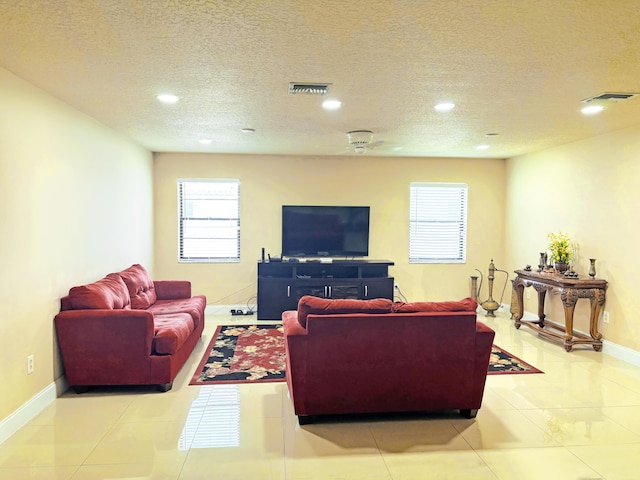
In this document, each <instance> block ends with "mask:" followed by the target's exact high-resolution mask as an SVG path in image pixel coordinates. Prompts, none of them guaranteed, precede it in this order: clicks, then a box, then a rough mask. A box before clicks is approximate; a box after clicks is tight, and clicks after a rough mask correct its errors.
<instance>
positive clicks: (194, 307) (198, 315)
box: [148, 295, 207, 326]
mask: <svg viewBox="0 0 640 480" xmlns="http://www.w3.org/2000/svg"><path fill="white" fill-rule="evenodd" d="M206 307H207V299H206V297H205V296H204V295H195V296H193V297H191V298H179V299H175V300H156V303H154V304H153V305H151V306H150V307H149V308H148V310H149V311H150V312H151V313H153V315H168V314H171V313H189V314H190V315H191V316H192V317H193V322H194V324H195V325H196V326H198V325H200V324H201V323H203V322H204V310H205V308H206Z"/></svg>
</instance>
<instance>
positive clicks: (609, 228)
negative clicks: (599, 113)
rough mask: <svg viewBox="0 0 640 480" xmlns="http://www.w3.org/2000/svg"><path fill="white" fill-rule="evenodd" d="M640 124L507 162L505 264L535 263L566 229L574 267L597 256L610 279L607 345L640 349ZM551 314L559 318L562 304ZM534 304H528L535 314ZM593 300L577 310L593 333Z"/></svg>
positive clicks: (583, 268) (554, 304) (600, 272)
mask: <svg viewBox="0 0 640 480" xmlns="http://www.w3.org/2000/svg"><path fill="white" fill-rule="evenodd" d="M638 185H640V127H635V128H630V129H626V130H622V131H618V132H614V133H611V134H607V135H600V136H597V137H594V138H590V139H587V140H583V141H580V142H575V143H571V144H568V145H564V146H560V147H557V148H553V149H549V150H545V151H543V152H539V153H534V154H530V155H525V156H522V157H517V158H513V159H510V160H509V161H508V163H507V198H506V205H507V208H506V222H505V224H506V226H507V228H506V246H507V248H506V259H507V264H508V265H509V268H510V269H514V268H522V267H524V266H525V265H526V264H531V265H537V263H538V257H539V252H542V251H545V249H546V245H547V239H546V234H547V232H557V231H559V230H562V231H564V232H566V233H568V234H569V235H570V236H571V238H572V240H573V241H574V242H576V243H577V245H578V250H577V257H576V261H575V265H576V270H577V271H578V272H579V273H583V274H586V273H587V272H588V268H589V258H595V259H596V271H597V277H599V278H604V279H606V280H607V281H608V282H609V288H608V291H607V301H606V305H605V309H606V310H607V311H609V312H610V319H611V321H610V323H609V324H608V325H606V324H601V331H602V333H603V334H604V338H605V340H609V341H611V342H614V343H616V344H618V345H622V346H624V347H628V348H631V349H633V350H636V351H640V321H638V319H637V317H638V313H637V312H638V311H640V309H639V307H640V297H639V296H638V294H637V291H636V289H635V280H636V277H637V275H638V272H639V271H640V260H639V259H638V258H637V257H636V255H635V254H636V248H637V247H638V245H639V243H640V242H639V241H640V226H639V225H638V223H637V221H636V218H637V208H638V205H640V188H638ZM534 297H535V296H534ZM548 303H549V305H548V307H547V309H546V310H547V312H546V313H547V316H548V317H549V318H551V319H552V320H562V318H563V316H562V315H563V314H562V309H561V303H560V299H559V298H558V297H557V296H552V298H550V299H549V301H548ZM535 304H536V302H535V300H531V301H530V302H529V304H527V301H526V300H525V306H526V307H527V310H529V311H536V308H537V307H536V306H535ZM587 307H588V302H587V301H586V300H580V301H579V302H578V305H577V309H576V319H577V327H578V328H579V329H580V330H582V331H588V323H587V322H586V321H585V318H586V317H587V315H588V308H587Z"/></svg>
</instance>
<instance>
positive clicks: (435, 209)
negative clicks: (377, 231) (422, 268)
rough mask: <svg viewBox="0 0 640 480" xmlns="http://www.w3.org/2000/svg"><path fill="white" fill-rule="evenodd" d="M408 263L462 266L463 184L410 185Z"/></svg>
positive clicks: (464, 241)
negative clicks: (455, 264)
mask: <svg viewBox="0 0 640 480" xmlns="http://www.w3.org/2000/svg"><path fill="white" fill-rule="evenodd" d="M409 190H410V194H409V196H410V200H409V263H464V262H465V261H466V257H467V190H468V187H467V184H465V183H411V185H410V188H409Z"/></svg>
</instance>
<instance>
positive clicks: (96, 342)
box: [55, 264, 207, 393]
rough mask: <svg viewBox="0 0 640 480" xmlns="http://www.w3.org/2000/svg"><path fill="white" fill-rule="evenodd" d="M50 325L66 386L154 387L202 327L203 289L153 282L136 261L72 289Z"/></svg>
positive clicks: (168, 376) (168, 378) (176, 367)
mask: <svg viewBox="0 0 640 480" xmlns="http://www.w3.org/2000/svg"><path fill="white" fill-rule="evenodd" d="M60 303H61V308H60V310H61V311H60V313H59V314H58V315H56V317H55V328H56V333H57V335H58V343H59V345H60V352H61V354H62V362H63V364H64V368H65V371H66V376H67V381H68V382H69V386H71V387H74V389H75V390H76V392H78V393H80V392H82V391H85V390H87V388H88V387H89V386H95V385H158V386H159V388H160V390H161V391H167V390H169V389H171V387H172V385H173V380H174V379H175V377H176V375H177V374H178V372H179V371H180V369H181V368H182V366H183V365H184V363H185V362H186V360H187V358H189V355H190V354H191V352H192V351H193V349H194V347H195V345H196V343H197V342H198V339H199V338H200V336H201V335H202V331H203V329H204V310H205V307H206V304H207V301H206V298H205V297H204V296H203V295H196V296H193V297H192V296H191V283H190V282H188V281H184V280H164V281H155V282H154V281H153V280H151V278H150V277H149V274H148V272H147V270H146V269H145V268H144V267H143V266H141V265H138V264H136V265H132V266H131V267H129V268H127V269H125V270H123V271H121V272H118V273H111V274H109V275H107V276H106V277H104V278H103V279H101V280H98V281H97V282H94V283H91V284H88V285H82V286H78V287H73V288H72V289H71V290H69V294H68V295H67V296H65V297H63V298H62V299H61V302H60Z"/></svg>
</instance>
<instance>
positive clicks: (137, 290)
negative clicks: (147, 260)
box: [119, 263, 156, 309]
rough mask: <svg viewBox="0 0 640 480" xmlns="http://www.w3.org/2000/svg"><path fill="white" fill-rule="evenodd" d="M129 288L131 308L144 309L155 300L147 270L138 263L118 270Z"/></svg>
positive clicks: (154, 292) (151, 281) (153, 289)
mask: <svg viewBox="0 0 640 480" xmlns="http://www.w3.org/2000/svg"><path fill="white" fill-rule="evenodd" d="M119 275H120V276H121V277H122V280H124V283H125V284H126V285H127V288H128V289H129V296H130V297H131V308H137V309H145V308H149V306H151V305H153V304H154V303H155V301H156V290H155V288H154V286H153V280H151V277H150V276H149V272H147V270H146V269H145V268H144V267H143V266H142V265H140V264H137V263H136V264H135V265H131V266H130V267H129V268H127V269H125V270H122V271H121V272H119Z"/></svg>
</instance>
